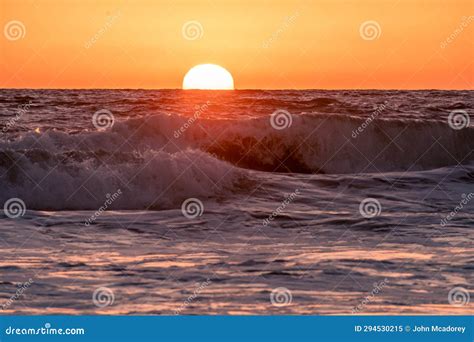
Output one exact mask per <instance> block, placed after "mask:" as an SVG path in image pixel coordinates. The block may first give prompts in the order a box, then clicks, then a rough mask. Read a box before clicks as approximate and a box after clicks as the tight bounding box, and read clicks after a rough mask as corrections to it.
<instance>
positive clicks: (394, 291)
mask: <svg viewBox="0 0 474 342" xmlns="http://www.w3.org/2000/svg"><path fill="white" fill-rule="evenodd" d="M473 94H474V93H473V92H472V91H370V90H367V91H256V90H252V91H251V90H249V91H231V92H205V91H180V90H161V91H158V90H156V91H151V90H150V91H145V90H0V129H1V131H0V133H1V135H0V137H1V139H0V203H1V204H4V205H5V206H4V211H3V212H2V213H1V215H0V226H1V228H0V253H1V256H2V257H1V261H0V271H1V275H2V279H1V283H0V308H1V307H2V306H3V309H4V310H5V311H6V312H9V313H10V312H16V313H24V314H26V313H37V314H39V313H41V314H45V313H65V314H69V313H72V314H84V313H106V314H111V313H120V314H173V313H179V314H335V313H336V314H350V313H354V312H355V313H362V314H363V313H385V314H395V313H416V314H418V313H424V314H438V313H443V314H458V313H467V312H470V313H472V312H473V306H472V303H468V302H467V300H465V299H467V298H468V296H469V288H470V287H471V290H472V283H473V266H472V265H473V262H474V255H473V248H472V247H473V237H474V234H473V229H472V228H473V219H474V214H473V207H474V200H473V199H474V153H473V150H474V127H473V125H474V118H473V117H472V109H473V106H472V105H473ZM30 279H31V280H30ZM25 283H26V285H25ZM19 289H21V291H20V292H21V293H20V295H18V296H16V297H15V298H14V300H10V299H11V298H12V296H15V294H16V293H18V291H19ZM374 289H377V291H375V290H374ZM466 291H467V292H466ZM375 292H376V293H375ZM2 303H3V304H2ZM106 304H108V305H106ZM460 304H463V305H460Z"/></svg>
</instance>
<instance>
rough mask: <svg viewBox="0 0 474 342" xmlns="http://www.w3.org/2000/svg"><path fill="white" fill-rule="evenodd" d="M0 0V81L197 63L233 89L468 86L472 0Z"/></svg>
mask: <svg viewBox="0 0 474 342" xmlns="http://www.w3.org/2000/svg"><path fill="white" fill-rule="evenodd" d="M0 4H1V5H0V24H1V26H2V31H3V32H2V33H3V34H2V35H1V37H0V87H1V88H180V87H181V84H182V80H183V76H184V74H185V73H186V72H187V71H188V70H189V69H190V68H191V67H192V66H194V65H196V64H201V63H215V64H219V65H222V66H223V67H225V68H226V69H227V70H229V71H230V72H231V73H232V75H233V77H234V80H235V86H236V88H239V89H245V88H266V89H286V88H329V89H334V88H388V89H394V88H403V89H420V88H440V89H473V84H474V77H473V76H474V68H473V60H474V58H473V57H474V44H473V43H474V17H473V15H474V1H472V0H431V1H430V0H423V1H422V0H359V1H355V0H350V1H348V0H346V1H343V0H313V1H291V0H288V1H287V0H273V1H271V0H268V1H261V0H254V1H250V0H240V1H236V0H221V1H218V0H204V1H198V0H195V1H191V0H187V1H184V0H173V1H164V0H155V1H152V0H135V1H114V0H61V1H60V0H0ZM12 21H15V22H20V23H21V24H22V25H23V27H21V25H20V26H19V27H18V26H17V27H16V29H19V31H20V32H19V33H18V32H14V29H15V27H13V28H12V27H10V26H11V22H12ZM190 22H191V24H190ZM366 22H375V23H376V24H378V26H379V28H380V29H378V28H377V27H375V31H376V32H375V35H371V33H370V32H368V33H364V31H363V30H362V32H361V25H363V24H364V23H366ZM9 25H10V26H9ZM186 25H188V26H186ZM189 25H191V27H189ZM193 25H194V26H193ZM186 28H188V29H189V31H188V30H186ZM372 28H374V26H372ZM369 29H370V28H369ZM193 30H194V31H193ZM373 33H374V32H372V34H373Z"/></svg>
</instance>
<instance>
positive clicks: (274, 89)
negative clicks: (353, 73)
mask: <svg viewBox="0 0 474 342" xmlns="http://www.w3.org/2000/svg"><path fill="white" fill-rule="evenodd" d="M0 90H182V91H249V90H267V91H308V90H323V91H344V90H346V91H351V90H359V91H360V90H371V91H373V90H384V91H428V90H431V91H432V90H441V91H473V90H474V88H471V89H468V88H235V89H183V88H53V87H52V88H41V87H38V88H15V87H11V88H10V87H9V88H3V87H1V88H0Z"/></svg>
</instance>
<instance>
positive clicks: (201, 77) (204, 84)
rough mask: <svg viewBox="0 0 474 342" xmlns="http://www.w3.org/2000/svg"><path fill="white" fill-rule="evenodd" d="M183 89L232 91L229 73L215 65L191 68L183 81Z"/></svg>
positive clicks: (232, 81) (231, 80)
mask: <svg viewBox="0 0 474 342" xmlns="http://www.w3.org/2000/svg"><path fill="white" fill-rule="evenodd" d="M183 89H207V90H232V89H234V79H233V78H232V75H231V74H230V72H228V71H227V70H226V69H224V68H223V67H221V66H219V65H216V64H200V65H196V66H195V67H193V68H191V69H190V70H189V71H188V72H187V74H186V75H185V76H184V79H183Z"/></svg>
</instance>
